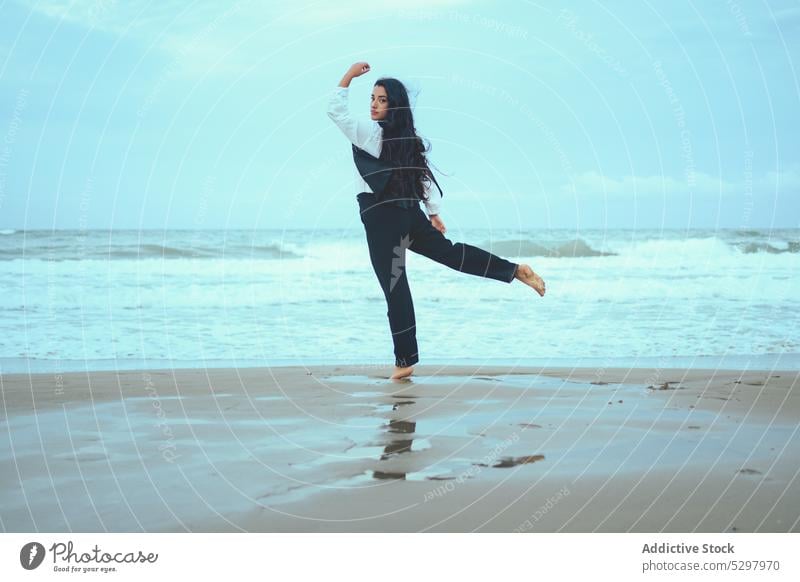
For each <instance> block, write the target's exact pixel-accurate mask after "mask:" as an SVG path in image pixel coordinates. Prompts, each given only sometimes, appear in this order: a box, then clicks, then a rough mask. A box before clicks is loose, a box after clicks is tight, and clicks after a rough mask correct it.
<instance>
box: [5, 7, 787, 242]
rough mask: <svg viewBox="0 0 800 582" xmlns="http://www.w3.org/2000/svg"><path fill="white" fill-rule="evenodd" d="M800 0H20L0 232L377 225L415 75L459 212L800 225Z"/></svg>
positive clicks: (418, 111)
mask: <svg viewBox="0 0 800 582" xmlns="http://www.w3.org/2000/svg"><path fill="white" fill-rule="evenodd" d="M798 32H800V4H798V3H797V1H796V0H794V1H790V0H786V1H783V0H774V1H773V0H770V1H768V2H767V1H757V0H753V1H744V0H739V1H738V2H737V1H731V0H728V1H722V0H720V1H719V2H697V1H684V0H676V1H675V2H669V3H667V2H653V1H652V0H645V1H640V0H637V1H615V2H603V3H600V2H592V1H587V0H583V1H580V2H561V3H549V2H548V3H534V2H526V1H522V2H492V1H483V0H480V1H479V0H474V1H468V0H424V1H423V0H404V2H403V3H402V4H400V3H398V2H386V3H376V2H355V1H352V0H338V1H337V2H324V1H314V2H308V1H305V0H302V1H297V2H277V1H274V2H273V1H270V2H255V1H246V0H242V1H240V2H235V3H234V2H224V3H223V2H211V1H205V0H203V1H200V0H198V1H195V2H191V1H189V0H186V1H181V2H177V1H169V0H162V1H160V2H156V1H143V2H136V1H125V2H119V1H113V0H109V1H104V0H73V1H72V2H69V1H64V2H57V1H55V0H18V1H11V0H6V1H5V2H2V3H0V228H3V229H172V228H215V229H217V228H218V229H233V228H243V229H266V228H269V229H284V228H291V229H295V228H360V227H361V225H360V222H359V220H358V204H357V202H356V198H355V195H356V193H357V188H356V184H355V182H354V170H353V160H352V155H351V151H350V147H349V143H348V141H347V139H346V138H345V136H344V135H343V134H342V133H341V132H340V131H339V130H338V128H337V127H336V126H335V125H334V124H333V122H332V121H331V120H330V119H329V118H328V117H327V115H326V108H327V102H328V99H329V97H330V94H331V92H332V91H333V88H334V87H335V86H336V85H337V84H338V82H339V80H340V79H341V77H342V75H343V74H344V72H345V71H346V70H347V68H348V67H349V66H350V65H351V64H352V63H354V62H356V61H367V62H369V63H370V66H371V72H370V73H368V74H366V75H364V76H362V77H359V78H357V79H355V80H354V81H353V82H352V84H351V89H350V107H351V111H352V113H353V114H354V115H356V116H359V117H362V118H363V119H369V115H368V109H369V96H370V93H371V90H372V84H373V83H374V81H375V79H377V78H378V77H380V76H391V77H396V78H398V79H400V80H401V81H403V83H405V84H406V86H407V87H408V89H409V91H410V94H411V99H412V107H413V112H414V120H415V126H416V128H417V131H418V133H419V135H421V136H422V137H423V138H425V139H426V140H428V141H429V142H430V144H431V150H430V151H429V153H428V159H429V160H430V162H431V163H432V165H433V167H434V168H435V169H436V171H437V179H438V181H439V184H440V185H441V187H442V189H443V190H444V199H443V204H442V210H441V216H442V218H443V220H444V222H445V223H446V224H448V226H450V225H451V224H452V225H457V226H463V227H486V228H567V229H583V228H586V229H590V228H591V229H594V228H599V229H603V228H656V229H657V228H676V229H693V228H738V229H750V228H795V227H800V147H798V145H800V144H799V143H798V141H799V140H800V137H798V136H800V131H798V130H799V129H800V102H799V101H800V83H799V82H798V69H799V68H800V62H798V61H799V60H800V58H799V57H800V50H799V48H800V34H798Z"/></svg>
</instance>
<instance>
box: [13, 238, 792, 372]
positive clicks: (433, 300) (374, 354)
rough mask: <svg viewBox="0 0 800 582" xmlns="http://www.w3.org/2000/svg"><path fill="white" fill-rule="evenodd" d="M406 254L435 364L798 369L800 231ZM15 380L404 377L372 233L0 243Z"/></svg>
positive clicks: (491, 242) (503, 241) (479, 241)
mask: <svg viewBox="0 0 800 582" xmlns="http://www.w3.org/2000/svg"><path fill="white" fill-rule="evenodd" d="M446 236H447V238H448V239H450V240H451V241H452V242H463V243H468V244H472V245H474V246H478V247H481V248H484V249H486V250H489V251H491V252H493V253H495V254H498V255H500V256H502V257H505V258H507V259H509V260H512V261H514V262H527V263H528V264H530V265H531V266H532V267H533V268H534V270H535V271H536V272H538V273H539V274H540V275H541V276H542V278H543V279H544V280H545V282H546V285H547V292H546V294H545V296H544V297H539V296H538V294H536V293H535V292H534V291H533V289H531V288H529V287H526V286H525V285H523V284H521V283H520V282H518V281H515V282H514V283H512V284H508V283H504V282H500V281H495V280H491V279H485V278H482V277H476V276H473V275H467V274H464V273H461V272H458V271H456V270H454V269H451V268H449V267H446V266H443V265H441V264H438V263H436V262H434V261H432V260H430V259H427V258H425V257H423V256H421V255H416V254H415V253H413V252H408V253H407V256H406V261H405V269H406V272H407V275H408V278H409V282H410V287H411V291H412V294H413V298H414V308H415V313H416V319H417V339H418V344H419V349H420V364H433V365H448V364H486V365H508V366H511V367H514V366H529V365H530V366H559V367H564V366H566V367H584V366H608V367H615V366H631V367H659V368H687V367H688V368H713V369H800V229H782V230H773V229H708V230H664V229H657V230H644V229H616V230H614V229H598V230H575V229H549V230H542V229H538V230H530V231H521V230H519V229H508V230H503V229H492V230H488V229H470V228H463V229H449V230H448V231H447V234H446ZM0 288H1V289H2V294H0V306H1V308H0V318H2V324H0V373H19V372H26V373H45V372H47V373H51V372H60V371H83V370H86V371H92V370H116V369H119V370H122V369H144V368H169V367H175V368H208V367H256V366H259V367H260V366H279V365H280V366H284V365H297V366H313V365H345V364H350V365H359V366H364V367H367V368H368V367H375V368H379V367H383V366H391V365H393V362H394V356H393V353H392V342H391V335H390V331H389V324H388V319H387V313H386V302H385V299H384V296H383V293H382V291H381V289H380V287H379V285H378V282H377V280H376V278H375V274H374V272H373V270H372V266H371V264H370V259H369V252H368V249H367V243H366V238H365V235H364V232H363V229H338V230H337V229H327V230H325V229H309V230H157V229H156V230H85V229H82V230H55V231H53V230H13V229H6V230H0Z"/></svg>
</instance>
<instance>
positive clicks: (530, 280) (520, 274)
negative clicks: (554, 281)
mask: <svg viewBox="0 0 800 582" xmlns="http://www.w3.org/2000/svg"><path fill="white" fill-rule="evenodd" d="M514 278H515V279H519V280H520V281H522V282H523V283H525V284H526V285H527V286H528V287H533V288H534V290H535V291H536V292H537V293H538V294H539V295H540V296H541V297H544V291H545V289H544V281H543V280H542V278H541V277H540V276H539V275H537V274H536V273H535V272H534V271H533V269H531V266H530V265H526V264H525V263H521V264H519V265H517V272H516V273H514Z"/></svg>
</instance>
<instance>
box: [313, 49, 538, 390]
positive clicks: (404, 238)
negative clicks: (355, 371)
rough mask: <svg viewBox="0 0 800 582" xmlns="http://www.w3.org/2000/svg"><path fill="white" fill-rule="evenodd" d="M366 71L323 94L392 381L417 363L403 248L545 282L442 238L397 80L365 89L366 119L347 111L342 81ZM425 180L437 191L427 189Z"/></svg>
mask: <svg viewBox="0 0 800 582" xmlns="http://www.w3.org/2000/svg"><path fill="white" fill-rule="evenodd" d="M369 70H370V68H369V64H367V63H365V62H358V63H355V64H354V65H352V66H351V67H350V69H349V70H348V71H347V73H345V75H344V77H342V80H341V81H340V82H339V86H338V87H336V88H335V89H334V91H333V94H332V95H331V99H330V102H329V104H328V116H329V117H330V118H331V119H332V120H333V121H334V123H336V125H337V126H338V127H339V128H340V129H341V130H342V132H344V134H345V135H346V136H347V137H348V138H349V139H350V142H351V143H352V150H353V160H354V162H355V166H356V170H357V184H358V189H359V192H360V193H359V194H358V196H357V199H358V203H359V207H360V211H361V222H362V223H363V224H364V230H365V231H366V235H367V243H368V245H369V256H370V260H371V261H372V267H373V269H374V270H375V274H376V275H377V277H378V281H379V282H380V285H381V288H382V289H383V293H384V295H385V296H386V303H387V306H388V312H387V315H388V316H389V327H390V328H391V331H392V340H393V342H394V354H395V370H394V373H393V374H392V376H391V377H392V378H393V379H398V378H404V377H406V376H409V375H411V373H412V372H413V370H414V364H416V363H417V362H418V361H419V353H418V350H417V338H416V321H415V319H414V304H413V302H412V300H411V291H410V289H409V286H408V279H407V278H406V273H405V252H406V249H410V250H412V251H414V252H415V253H419V254H421V255H424V256H426V257H428V258H430V259H433V260H434V261H437V262H439V263H441V264H443V265H447V266H448V267H450V268H452V269H455V270H457V271H461V272H462V273H468V274H470V275H477V276H479V277H487V278H490V279H496V280H498V281H504V282H506V283H511V282H513V281H514V279H519V280H520V281H522V282H523V283H525V284H526V285H528V286H530V287H532V288H533V289H535V290H536V292H537V293H538V294H539V295H541V296H544V292H545V286H544V281H542V278H541V277H539V275H537V274H536V273H534V272H533V269H531V267H530V266H529V265H526V264H524V263H522V264H517V263H512V262H510V261H507V260H506V259H503V258H501V257H498V256H496V255H493V254H491V253H489V252H487V251H485V250H483V249H480V248H477V247H474V246H472V245H468V244H464V243H453V242H451V241H450V240H448V239H447V238H445V236H444V233H445V231H446V229H445V226H444V223H443V222H442V219H441V217H440V215H439V207H440V204H441V199H442V192H441V190H440V189H439V185H438V183H436V178H435V177H434V176H433V173H432V172H431V170H430V168H429V167H428V163H427V160H426V158H425V152H426V151H427V149H426V148H425V147H424V145H423V143H422V140H421V139H420V138H419V136H417V134H416V131H415V129H414V119H413V116H412V114H411V108H410V107H409V101H408V93H407V92H406V88H405V87H404V86H403V84H402V83H401V82H400V81H398V80H397V79H393V78H387V77H383V78H380V79H378V80H377V81H375V85H374V87H373V91H372V98H371V101H372V103H371V107H370V113H371V118H372V121H360V120H356V119H354V118H351V117H350V114H349V110H348V92H349V87H350V81H352V80H353V79H354V78H355V77H360V76H361V75H363V74H364V73H367V72H369ZM431 180H433V182H434V183H436V187H437V190H438V193H433V192H432V189H431V188H430V183H431ZM420 201H422V202H424V204H425V207H426V209H427V211H428V217H426V216H425V214H424V213H423V212H422V209H421V208H420V205H419V203H420ZM429 219H430V220H429Z"/></svg>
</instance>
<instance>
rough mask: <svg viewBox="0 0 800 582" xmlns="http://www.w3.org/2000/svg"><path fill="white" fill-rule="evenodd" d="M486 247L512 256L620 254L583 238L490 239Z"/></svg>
mask: <svg viewBox="0 0 800 582" xmlns="http://www.w3.org/2000/svg"><path fill="white" fill-rule="evenodd" d="M484 248H486V249H487V250H490V251H491V252H492V253H495V254H498V255H503V256H510V257H554V258H560V257H607V256H615V255H617V254H618V253H612V252H604V251H599V250H596V249H594V248H592V247H591V246H590V245H588V244H587V243H586V242H584V241H583V240H581V239H574V240H570V241H567V242H563V243H551V244H550V245H543V244H539V243H535V242H533V241H530V240H525V239H517V240H507V241H490V242H487V243H485V245H484Z"/></svg>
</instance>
